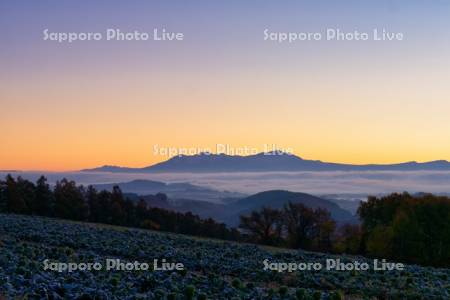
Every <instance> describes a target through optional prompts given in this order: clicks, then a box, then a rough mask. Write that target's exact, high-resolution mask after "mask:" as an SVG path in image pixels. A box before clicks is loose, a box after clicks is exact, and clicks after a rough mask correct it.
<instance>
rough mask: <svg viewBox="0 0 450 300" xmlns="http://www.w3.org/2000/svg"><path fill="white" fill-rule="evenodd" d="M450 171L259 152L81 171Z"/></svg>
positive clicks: (440, 166) (443, 165)
mask: <svg viewBox="0 0 450 300" xmlns="http://www.w3.org/2000/svg"><path fill="white" fill-rule="evenodd" d="M425 170H426V171H450V163H449V162H448V161H445V160H436V161H430V162H424V163H419V162H416V161H410V162H405V163H399V164H385V165H382V164H368V165H353V164H341V163H329V162H322V161H320V160H306V159H302V158H300V157H298V156H296V155H293V154H290V153H286V152H281V151H271V152H261V153H257V154H255V155H249V156H238V155H227V154H224V153H219V154H213V153H209V152H202V153H199V154H197V155H180V156H174V157H172V158H170V159H168V160H166V161H164V162H160V163H157V164H154V165H152V166H148V167H144V168H122V167H117V166H111V165H106V166H103V167H100V168H95V169H87V170H83V171H97V172H145V173H146V172H150V173H152V172H155V173H156V172H167V173H183V172H185V173H191V172H193V173H195V172H205V173H216V172H302V171H308V172H310V171H311V172H314V171H425Z"/></svg>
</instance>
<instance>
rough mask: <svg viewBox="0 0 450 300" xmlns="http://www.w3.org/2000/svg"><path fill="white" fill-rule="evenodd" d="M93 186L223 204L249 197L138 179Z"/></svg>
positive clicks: (184, 183)
mask: <svg viewBox="0 0 450 300" xmlns="http://www.w3.org/2000/svg"><path fill="white" fill-rule="evenodd" d="M93 186H94V187H95V188H96V189H97V190H99V191H101V190H107V191H112V189H113V187H114V186H118V187H120V189H121V190H122V192H124V193H127V194H136V195H138V196H144V195H150V194H158V193H163V194H166V195H167V196H168V197H169V198H171V199H195V200H199V201H208V202H218V203H221V202H223V201H224V200H227V201H231V200H232V199H238V198H243V197H245V196H247V195H245V194H241V193H237V192H229V191H218V190H214V189H211V188H208V187H203V186H198V185H194V184H190V183H187V182H179V183H165V182H160V181H153V180H145V179H136V180H132V181H129V182H118V183H105V184H94V185H93Z"/></svg>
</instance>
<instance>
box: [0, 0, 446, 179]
mask: <svg viewBox="0 0 450 300" xmlns="http://www.w3.org/2000/svg"><path fill="white" fill-rule="evenodd" d="M335 2H336V1H283V2H280V1H245V2H243V1H222V2H218V1H206V0H204V1H189V2H188V1H167V0H164V1H162V0H161V1H144V0H142V1H126V2H125V1H99V0H93V1H89V2H87V1H86V2H81V1H56V0H54V1H31V0H29V1H26V0H24V1H14V0H1V1H0V37H1V41H0V128H1V140H0V169H3V170H5V169H20V170H50V171H67V170H78V169H83V168H88V167H96V166H100V165H104V164H112V165H121V166H130V167H141V166H147V165H150V164H153V163H156V162H159V161H163V160H166V159H167V157H166V156H163V155H155V153H154V146H155V145H158V146H159V147H179V148H212V149H213V148H215V145H216V144H228V145H230V146H232V147H236V148H239V147H254V148H258V149H261V150H262V149H263V145H264V144H275V145H276V146H277V147H279V148H282V149H287V148H288V149H293V152H294V153H295V154H296V155H298V156H301V157H303V158H306V159H319V160H323V161H332V162H342V163H356V164H363V163H393V162H403V161H411V160H416V161H430V160H437V159H445V160H450V119H449V112H450V85H449V82H450V29H449V28H450V18H448V16H449V15H450V3H449V2H448V1H433V2H431V1H417V0H416V1H406V0H404V1H392V0H391V1H345V4H343V3H344V2H340V3H335ZM108 28H113V29H120V30H121V31H124V32H126V31H134V30H139V31H141V32H153V29H154V28H157V29H159V30H162V29H163V28H164V29H165V30H167V31H171V32H182V33H183V34H184V40H183V41H105V40H101V41H76V42H73V43H67V42H66V43H58V42H56V41H48V40H44V39H43V36H44V35H43V31H44V30H45V29H48V30H49V32H102V33H104V32H105V30H106V29H108ZM327 28H332V29H336V28H339V29H341V30H342V31H345V32H353V31H355V30H358V31H359V32H370V33H371V32H372V31H373V29H375V28H377V29H379V30H381V29H383V28H384V29H386V30H388V31H390V32H401V33H402V34H403V35H404V39H403V40H401V41H373V40H369V41H326V40H322V41H298V42H295V43H278V42H275V41H265V40H264V34H263V32H264V30H265V29H268V30H269V31H270V32H324V31H325V30H326V29H327Z"/></svg>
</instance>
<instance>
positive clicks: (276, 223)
mask: <svg viewBox="0 0 450 300" xmlns="http://www.w3.org/2000/svg"><path fill="white" fill-rule="evenodd" d="M239 227H240V228H241V229H242V230H243V232H244V233H246V234H247V236H248V238H249V240H250V241H252V242H256V243H260V244H265V245H272V246H287V247H290V248H295V249H297V248H301V249H307V250H316V251H327V252H328V251H332V235H333V233H334V232H335V229H336V223H335V221H333V219H331V216H330V213H329V212H328V211H327V210H325V209H322V208H317V209H311V208H308V207H306V206H304V205H303V204H300V203H297V204H294V203H291V202H289V203H288V204H287V205H285V207H284V208H283V209H282V210H278V209H272V208H268V207H263V208H262V209H261V210H259V211H253V212H252V213H251V214H250V215H248V216H241V217H240V225H239Z"/></svg>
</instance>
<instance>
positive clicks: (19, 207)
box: [0, 175, 239, 240]
mask: <svg viewBox="0 0 450 300" xmlns="http://www.w3.org/2000/svg"><path fill="white" fill-rule="evenodd" d="M153 197H154V198H157V199H163V200H166V195H164V194H157V195H154V196H153ZM0 212H6V213H15V214H28V215H37V216H47V217H55V218H63V219H69V220H76V221H87V222H94V223H105V224H112V225H121V226H130V227H138V228H146V229H153V230H161V231H169V232H174V233H181V234H189V235H196V236H204V237H211V238H218V239H225V240H237V239H238V238H239V232H238V230H236V229H229V228H227V226H226V225H225V224H223V223H218V222H216V221H214V220H213V219H210V218H209V219H201V218H200V217H199V216H197V215H194V214H192V213H190V212H188V213H178V212H174V211H169V210H165V209H161V208H156V207H150V206H149V205H148V204H147V202H146V201H145V200H144V199H139V200H131V199H128V198H127V197H125V196H124V195H123V194H122V191H121V190H120V188H119V187H118V186H115V187H114V188H113V190H112V191H111V192H110V191H106V190H103V191H97V190H96V189H95V188H94V187H92V186H88V187H87V188H85V187H84V186H81V185H79V186H78V185H77V184H76V183H75V182H74V181H69V180H67V179H62V180H61V181H58V182H56V185H55V186H54V187H53V188H51V187H50V185H49V184H48V183H47V180H46V178H45V177H43V176H41V177H40V178H39V179H38V180H37V182H36V184H34V183H33V182H31V181H28V180H25V179H23V178H21V177H18V178H17V179H15V178H13V177H12V176H10V175H7V176H6V178H5V180H4V181H1V180H0Z"/></svg>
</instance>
